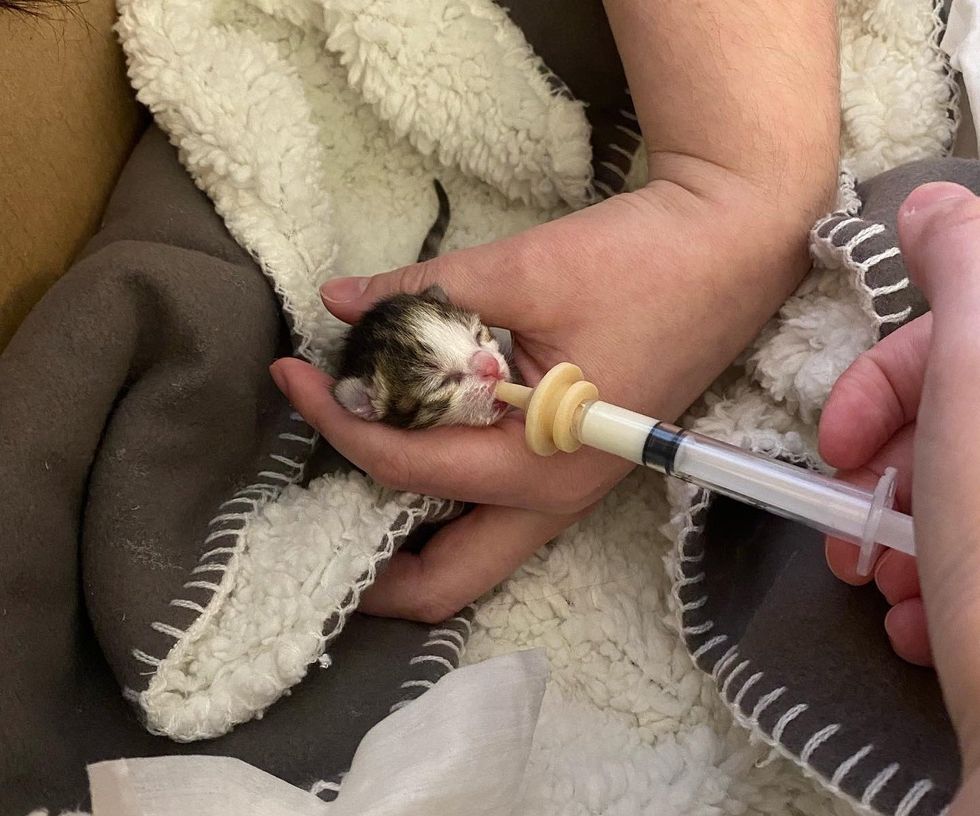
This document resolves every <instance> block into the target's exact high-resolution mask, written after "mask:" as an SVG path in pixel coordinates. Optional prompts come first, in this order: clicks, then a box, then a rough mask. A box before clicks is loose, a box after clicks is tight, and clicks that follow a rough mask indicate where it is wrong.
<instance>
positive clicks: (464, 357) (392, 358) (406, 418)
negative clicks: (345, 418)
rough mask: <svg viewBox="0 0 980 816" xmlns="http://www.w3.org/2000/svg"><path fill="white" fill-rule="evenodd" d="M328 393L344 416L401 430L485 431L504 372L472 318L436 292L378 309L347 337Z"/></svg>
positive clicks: (496, 408)
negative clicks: (349, 413) (349, 414)
mask: <svg viewBox="0 0 980 816" xmlns="http://www.w3.org/2000/svg"><path fill="white" fill-rule="evenodd" d="M338 374H339V376H338V378H337V382H336V383H335V385H334V389H333V393H334V397H336V399H337V401H338V402H339V403H340V404H341V405H343V406H344V407H345V408H347V409H348V410H349V411H352V412H353V413H355V414H357V415H358V416H360V417H362V418H364V419H367V420H371V421H380V422H386V423H388V424H390V425H396V426H399V427H402V428H428V427H432V426H433V425H492V424H493V423H494V422H496V421H497V420H498V419H500V418H501V417H502V416H503V414H504V412H505V411H506V409H507V406H506V405H505V404H503V403H501V402H499V401H498V400H496V399H495V398H494V388H495V387H496V385H497V383H498V382H499V381H500V380H508V379H509V378H510V368H509V367H508V365H507V361H506V360H505V359H504V356H503V355H502V354H501V353H500V348H499V346H498V344H497V341H496V340H495V339H494V337H493V335H492V334H491V333H490V330H489V329H488V328H487V327H486V326H484V325H483V323H481V322H480V318H479V317H478V316H477V315H475V314H472V313H470V312H466V311H463V310H462V309H460V308H458V307H456V306H454V305H453V304H451V303H450V302H449V301H448V299H447V298H446V296H445V294H444V293H443V292H442V290H441V289H438V288H437V287H429V288H428V289H426V290H425V291H424V292H422V293H421V294H419V295H406V294H401V295H394V296H392V297H389V298H385V299H384V300H381V301H379V302H378V303H377V304H375V306H373V307H372V308H371V310H370V311H368V312H366V313H365V315H364V316H363V317H362V318H361V320H360V322H359V323H358V324H357V325H356V326H353V327H352V328H351V330H350V332H348V335H347V338H346V342H345V346H344V349H343V351H342V353H341V361H340V370H339V372H338Z"/></svg>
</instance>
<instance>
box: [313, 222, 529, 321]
mask: <svg viewBox="0 0 980 816" xmlns="http://www.w3.org/2000/svg"><path fill="white" fill-rule="evenodd" d="M525 244H526V240H525V239H524V238H523V236H521V235H515V236H511V237H508V238H503V239H501V240H498V241H494V242H492V243H489V244H482V245H480V246H475V247H470V248H468V249H463V250H459V251H457V252H452V253H448V254H446V255H441V256H439V257H437V258H433V259H432V260H431V261H425V262H423V263H417V264H412V265H411V266H405V267H402V268H400V269H395V270H393V271H391V272H384V273H381V274H378V275H373V276H370V277H349V278H337V279H335V280H331V281H327V282H326V283H325V284H323V286H321V287H320V298H321V300H322V301H323V305H324V306H326V307H327V309H328V310H329V311H330V313H331V314H333V315H334V316H335V317H337V318H339V319H340V320H343V321H344V322H345V323H356V322H357V321H358V320H360V318H361V316H362V315H363V314H364V312H366V311H367V310H368V309H370V308H371V307H372V306H373V305H374V304H375V303H377V302H378V301H379V300H381V299H382V298H385V297H388V296H389V295H394V294H398V293H399V292H409V293H413V294H417V293H419V292H421V291H423V290H424V289H427V288H428V287H430V286H438V287H439V288H440V289H442V290H443V291H444V292H445V293H446V295H447V296H448V297H449V300H450V301H452V303H454V304H455V305H456V306H459V307H460V308H461V309H466V310H467V311H470V312H476V313H478V314H479V315H480V316H481V317H482V319H483V321H484V323H488V324H490V325H494V326H503V327H506V328H511V329H513V328H518V324H519V323H520V322H521V320H520V317H521V314H522V308H521V306H522V304H526V303H527V302H529V299H530V297H531V293H530V291H529V290H528V284H529V279H528V277H527V276H526V275H524V274H523V270H524V269H525V268H526V266H525V263H524V255H525V252H524V250H523V247H524V246H525Z"/></svg>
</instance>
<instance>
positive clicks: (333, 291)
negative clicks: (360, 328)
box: [320, 277, 370, 303]
mask: <svg viewBox="0 0 980 816" xmlns="http://www.w3.org/2000/svg"><path fill="white" fill-rule="evenodd" d="M369 280H370V278H363V277H354V278H337V279H336V280H332V281H327V282H326V283H325V284H323V286H321V287H320V297H322V298H323V299H324V300H329V301H330V302H331V303H350V302H351V301H352V300H357V299H358V298H359V297H360V296H361V295H363V294H364V290H365V289H367V285H368V281H369Z"/></svg>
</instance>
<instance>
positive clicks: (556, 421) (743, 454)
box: [496, 363, 915, 575]
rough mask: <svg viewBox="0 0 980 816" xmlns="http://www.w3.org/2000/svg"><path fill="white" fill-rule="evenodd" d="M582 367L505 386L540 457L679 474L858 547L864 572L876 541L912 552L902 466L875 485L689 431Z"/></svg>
mask: <svg viewBox="0 0 980 816" xmlns="http://www.w3.org/2000/svg"><path fill="white" fill-rule="evenodd" d="M598 396H599V392H598V389H596V387H595V386H594V385H593V384H592V383H590V382H586V381H585V380H583V379H582V370H581V369H580V368H579V367H578V366H575V365H572V364H571V363H560V364H559V365H557V366H555V367H554V368H552V369H551V370H550V371H549V372H548V373H547V374H545V376H544V377H543V378H542V380H541V382H540V383H539V384H538V385H537V386H536V387H535V388H533V389H532V388H528V387H527V386H523V385H518V384H516V383H504V382H502V383H499V384H498V385H497V389H496V397H497V399H499V400H501V401H503V402H506V403H509V404H510V405H514V406H516V407H517V408H520V409H521V410H523V411H524V413H525V439H526V441H527V444H528V447H529V448H530V449H531V450H532V451H534V452H535V453H537V454H540V455H542V456H550V455H551V454H553V453H555V452H556V451H558V450H561V451H565V452H567V453H571V452H573V451H575V450H577V449H578V448H579V447H581V446H582V445H587V446H589V447H591V448H597V449H599V450H603V451H606V452H607V453H612V454H615V455H616V456H620V457H622V458H624V459H628V460H629V461H631V462H635V463H636V464H639V465H645V466H646V467H649V468H653V469H654V470H657V471H660V472H661V473H666V474H668V475H671V476H676V477H677V478H679V479H683V480H685V481H687V482H691V483H693V484H696V485H699V486H701V487H705V488H707V489H709V490H712V491H715V492H717V493H721V494H724V495H726V496H729V497H731V498H733V499H737V500H738V501H741V502H744V503H746V504H751V505H754V506H756V507H760V508H762V509H764V510H767V511H769V512H771V513H775V514H776V515H779V516H782V517H784V518H788V519H792V520H793V521H798V522H801V523H802V524H805V525H807V526H808V527H813V528H815V529H817V530H820V531H821V532H823V533H826V534H828V535H831V536H834V537H836V538H840V539H844V540H845V541H850V542H852V543H854V544H857V545H858V546H859V547H860V555H859V558H858V573H859V574H861V575H867V574H868V572H869V571H870V569H871V565H872V564H873V562H874V559H875V557H876V554H877V550H878V545H883V546H885V547H890V548H891V549H894V550H898V551H900V552H903V553H907V554H908V555H915V541H914V531H913V526H912V517H911V516H907V515H905V514H904V513H899V512H897V511H895V510H893V509H892V505H893V503H894V499H895V470H894V469H893V468H889V469H888V470H886V471H885V474H884V475H883V476H882V477H881V479H880V480H879V482H878V485H877V487H876V488H875V489H874V490H873V491H867V490H862V489H861V488H858V487H854V486H853V485H849V484H847V483H846V482H842V481H840V480H838V479H832V478H829V477H827V476H824V475H822V474H819V473H815V472H813V471H811V470H807V469H805V468H802V467H798V466H796V465H792V464H788V463H786V462H780V461H777V460H775V459H770V458H769V457H766V456H762V455H760V454H756V453H751V452H749V451H746V450H743V449H741V448H738V447H736V446H734V445H729V444H726V443H724V442H719V441H717V440H714V439H710V438H708V437H706V436H701V435H700V434H697V433H694V432H692V431H686V430H684V429H682V428H678V427H676V426H674V425H670V424H668V423H666V422H661V421H660V420H657V419H653V418H651V417H647V416H643V415H642V414H638V413H635V412H634V411H628V410H626V409H625V408H619V407H617V406H615V405H610V404H609V403H607V402H601V401H600V400H599V399H598Z"/></svg>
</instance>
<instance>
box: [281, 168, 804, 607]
mask: <svg viewBox="0 0 980 816" xmlns="http://www.w3.org/2000/svg"><path fill="white" fill-rule="evenodd" d="M704 172H705V174H708V173H710V172H713V171H709V170H705V171H704ZM718 172H719V173H721V172H723V171H720V170H719V171H718ZM713 189H714V190H716V191H720V192H718V194H717V196H716V197H714V198H712V199H710V200H709V199H706V198H702V197H699V196H698V195H696V194H693V193H691V192H688V191H687V190H685V189H683V188H681V187H678V186H677V185H673V184H663V185H659V184H657V183H654V184H652V185H651V186H649V187H647V188H644V190H642V191H640V192H636V193H630V194H625V195H621V196H617V197H615V198H612V199H610V200H607V201H604V202H602V203H600V204H597V205H595V206H593V207H590V208H588V209H587V210H584V211H581V212H577V213H573V214H571V215H568V216H566V217H564V218H561V219H558V220H556V221H553V222H550V223H547V224H544V225H541V226H539V227H536V228H534V229H532V230H529V231H527V232H525V233H522V234H520V235H516V236H513V237H510V238H507V239H504V240H501V241H497V242H494V243H492V244H487V245H484V246H480V247H474V248H471V249H467V250H464V251H461V252H456V253H452V254H447V255H445V256H442V257H439V258H436V259H435V260H433V261H430V262H427V263H425V264H419V265H415V266H410V267H407V268H405V269H401V270H396V271H394V272H391V273H388V274H383V275H378V276H375V277H373V278H370V279H344V280H339V281H334V282H332V283H330V284H328V285H327V286H326V287H325V288H324V292H323V296H324V303H325V305H326V306H327V308H328V309H329V310H330V311H331V312H333V314H334V315H336V316H337V317H339V318H340V319H341V320H344V321H347V322H353V321H356V320H357V319H358V318H359V317H360V315H361V314H363V312H364V311H365V310H366V309H367V308H369V307H370V305H371V304H372V303H374V302H375V301H376V300H377V299H378V298H380V297H383V296H385V295H388V294H391V293H393V292H396V291H411V292H417V291H420V290H422V289H424V288H425V287H427V286H429V285H431V284H438V285H439V286H441V287H442V289H443V290H445V291H446V292H447V293H448V295H449V297H450V299H451V300H453V301H454V302H455V303H457V304H458V305H459V306H461V307H463V308H465V309H468V310H471V311H475V312H478V313H480V314H481V316H482V317H483V319H484V321H485V322H486V323H487V324H488V325H494V326H501V327H505V328H508V329H510V330H511V331H512V333H513V339H514V362H515V364H516V365H517V367H518V369H519V370H520V373H521V375H522V377H523V378H524V380H525V381H527V382H528V383H529V384H532V385H533V384H535V383H536V382H537V381H538V380H539V379H540V377H541V376H542V375H543V374H544V373H545V372H546V371H547V370H548V369H549V368H550V367H551V366H553V365H554V364H556V363H558V362H561V361H563V360H569V361H572V362H575V363H576V364H578V365H580V366H581V367H582V368H583V369H584V370H585V372H586V373H587V374H588V376H589V378H590V379H591V380H593V381H594V382H595V383H596V384H597V386H598V387H599V388H600V391H601V393H602V395H603V398H604V399H606V400H609V401H611V402H614V403H616V404H619V405H622V406H625V407H628V408H632V409H634V410H639V411H643V412H644V413H648V414H652V415H654V416H658V417H661V418H663V419H667V420H670V419H674V418H676V417H677V416H678V415H679V414H680V413H681V412H682V411H683V410H684V409H685V408H686V407H687V406H688V405H689V404H690V403H691V402H692V401H693V400H694V399H695V398H696V397H697V396H698V395H699V394H700V393H701V392H702V391H703V389H704V388H705V387H706V386H707V385H708V384H709V383H710V382H711V381H712V379H713V378H714V377H715V376H717V375H718V374H719V373H720V372H721V371H722V370H723V369H724V368H725V366H726V365H727V364H728V363H729V362H730V361H731V360H732V359H733V358H734V357H735V356H736V355H737V354H738V353H739V352H740V351H741V349H742V348H743V347H744V346H746V345H747V344H748V342H749V341H750V340H751V338H752V337H753V336H754V334H755V333H756V332H757V331H758V329H759V328H760V327H761V325H762V324H763V323H764V321H765V320H766V319H767V318H768V317H769V315H770V314H771V313H772V312H773V311H775V309H776V308H777V307H778V305H779V304H780V303H781V302H782V300H783V299H785V297H786V296H787V295H788V294H789V292H790V291H791V290H792V288H793V286H794V285H795V283H796V280H797V277H798V276H799V274H801V271H802V270H803V268H804V267H805V257H806V254H805V233H806V228H807V226H808V224H807V216H806V215H803V214H800V213H798V214H796V216H795V217H796V219H797V222H796V223H795V224H793V225H792V230H791V229H790V228H788V227H786V225H785V222H781V223H780V225H779V226H780V227H782V229H778V228H777V229H774V225H773V219H771V218H767V217H765V216H764V215H763V216H762V217H760V213H763V214H765V213H767V212H768V210H767V205H766V204H765V202H763V201H762V200H761V199H762V195H761V194H760V193H759V192H757V190H756V188H755V187H753V186H752V185H749V184H740V183H737V182H736V181H734V180H733V181H731V182H728V181H727V180H726V183H725V184H722V183H718V184H715V185H713ZM720 259H724V261H720ZM273 375H274V376H275V378H276V381H277V382H278V383H279V385H280V387H281V388H282V389H283V391H284V392H285V393H286V395H287V396H288V398H289V399H290V401H291V402H292V403H293V405H294V406H295V407H296V409H297V410H298V411H299V412H300V413H301V414H303V416H304V417H306V419H307V420H308V421H310V422H311V423H312V424H313V425H314V426H316V427H317V428H318V429H319V430H320V431H321V433H323V435H324V436H325V437H326V439H327V440H328V441H329V442H330V443H331V444H332V445H334V447H335V448H336V449H337V450H338V451H339V452H340V453H342V454H343V455H344V456H346V457H347V458H348V459H349V460H350V461H352V462H354V463H355V464H356V465H358V466H359V467H360V468H362V469H363V470H365V471H366V472H367V473H368V474H369V475H370V476H371V477H372V478H374V479H375V480H376V481H378V482H380V483H381V484H384V485H387V486H389V487H393V488H396V489H400V490H407V491H412V492H418V493H424V494H428V495H436V496H442V497H445V498H454V499H459V500H463V501H467V502H474V503H477V504H479V505H480V506H479V507H477V508H476V509H475V510H473V511H472V512H471V513H469V514H467V515H466V516H464V517H463V518H461V519H459V520H457V521H455V522H453V523H451V524H449V525H447V526H446V527H445V528H443V529H442V530H441V531H440V532H439V533H438V534H436V535H435V536H434V538H433V539H432V540H431V541H430V542H429V544H427V545H426V547H425V548H424V549H423V551H422V552H421V553H420V554H418V555H410V554H408V553H399V554H398V555H397V556H396V557H395V558H393V559H392V561H391V563H390V565H389V567H388V568H387V569H386V571H385V572H384V573H383V574H382V575H381V576H380V578H379V580H378V582H377V583H376V584H375V586H374V587H373V588H372V590H371V591H370V592H369V593H366V594H365V597H364V599H363V602H362V605H361V609H362V610H364V611H367V612H370V613H374V614H381V615H395V616H399V617H408V618H416V619H423V620H433V621H434V620H441V619H444V618H445V617H447V616H449V615H451V614H453V613H454V612H455V611H457V610H458V609H459V608H460V607H462V606H463V605H465V604H466V603H469V602H470V601H472V600H474V599H475V598H477V597H479V596H480V595H481V594H483V593H484V592H485V591H487V590H488V589H490V588H492V587H493V586H494V585H496V584H497V583H499V582H500V581H502V580H503V579H504V578H506V577H507V576H508V575H509V574H510V573H512V572H513V571H514V570H515V569H516V568H517V567H518V566H519V565H520V564H521V563H522V562H523V561H524V560H525V559H526V558H527V557H528V556H529V555H530V554H531V553H533V552H534V551H535V550H536V549H538V548H539V547H541V546H542V545H543V544H545V543H547V542H548V541H550V540H551V539H553V538H554V537H555V536H557V535H558V534H559V533H560V532H561V531H562V530H564V529H565V528H566V527H567V526H568V525H570V524H571V523H573V522H574V521H575V520H576V519H579V518H581V517H582V516H583V515H584V514H586V513H587V512H588V510H589V509H590V508H591V507H592V506H593V505H594V504H595V503H596V502H598V501H599V500H600V499H601V498H602V497H603V496H604V495H605V494H606V492H608V491H609V490H610V489H611V488H612V487H613V486H614V485H615V484H616V483H617V482H618V481H619V480H620V479H622V478H623V476H625V475H626V473H628V471H629V469H630V467H631V465H629V464H628V463H626V462H625V461H623V460H620V459H618V458H616V457H613V456H610V455H608V454H604V453H601V452H598V451H594V450H586V449H583V450H580V451H579V452H577V453H575V454H571V455H566V454H559V455H556V456H554V457H552V458H548V459H543V458H539V457H537V456H535V455H534V454H532V453H530V452H529V451H528V450H527V449H526V447H525V443H524V436H523V433H524V431H523V421H522V417H521V416H520V415H519V414H518V415H512V416H509V417H506V418H505V419H504V420H503V421H501V422H500V423H499V424H498V425H496V426H494V427H490V428H479V429H477V428H465V427H438V428H432V429H427V430H423V431H402V430H397V429H394V428H391V427H388V426H383V425H380V424H377V423H375V424H367V423H365V422H364V421H362V420H360V419H358V418H357V417H355V416H354V415H352V414H350V413H348V412H347V411H346V410H344V409H343V408H342V407H341V406H340V405H338V404H337V403H336V402H335V401H334V399H333V397H332V396H331V394H330V385H331V382H332V381H331V380H330V378H329V377H328V376H327V375H325V374H323V373H321V372H319V371H317V370H315V369H314V368H313V367H311V366H308V365H306V364H304V363H302V362H300V361H298V360H291V359H290V360H281V361H278V362H277V363H276V364H275V365H274V367H273Z"/></svg>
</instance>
